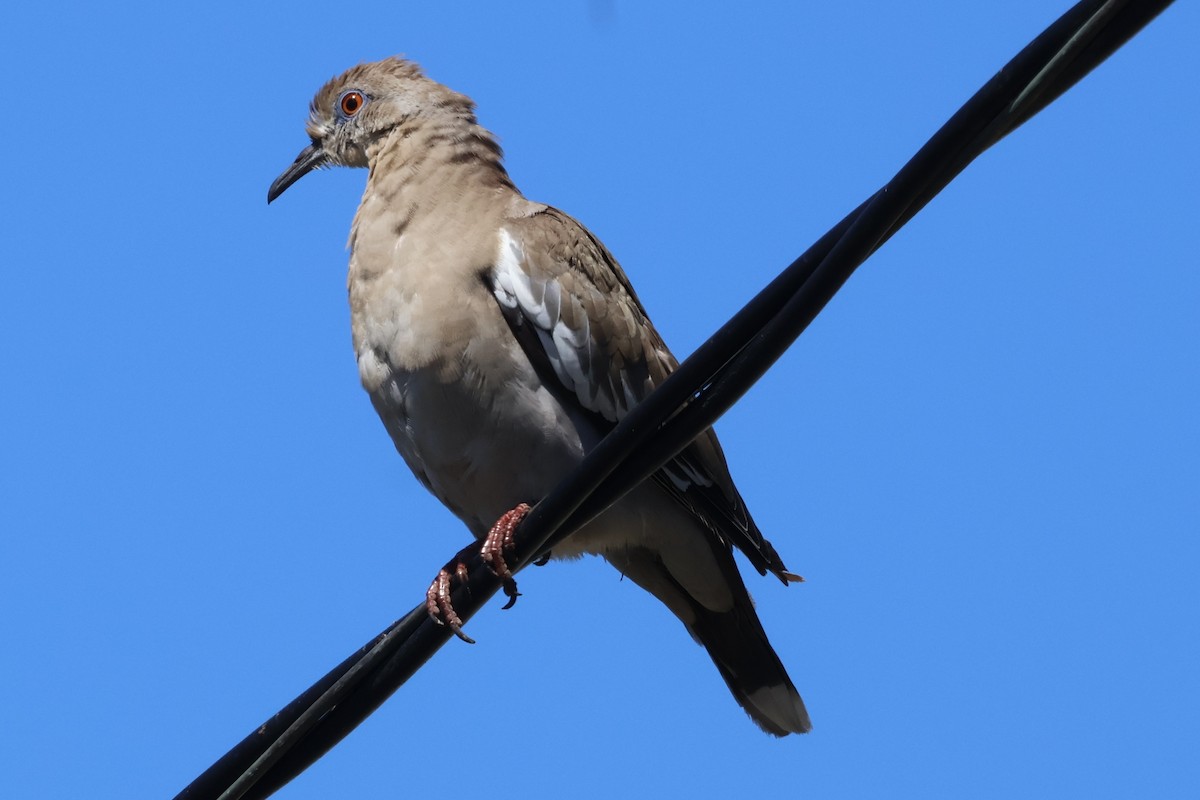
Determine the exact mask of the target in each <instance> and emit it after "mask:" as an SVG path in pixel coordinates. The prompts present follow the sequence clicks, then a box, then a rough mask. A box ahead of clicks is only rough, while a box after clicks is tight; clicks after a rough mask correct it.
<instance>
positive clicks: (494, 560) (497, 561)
mask: <svg viewBox="0 0 1200 800" xmlns="http://www.w3.org/2000/svg"><path fill="white" fill-rule="evenodd" d="M528 513H529V504H528V503H521V504H520V505H518V506H517V507H516V508H514V509H513V510H511V511H507V512H505V513H504V515H503V516H502V517H500V519H498V520H496V524H495V525H493V526H492V529H491V530H490V531H488V534H487V536H485V537H484V539H483V544H482V545H481V546H480V548H479V557H480V558H482V559H483V562H484V563H485V564H487V565H488V567H489V568H491V570H492V572H494V573H495V574H496V577H497V578H499V579H500V580H501V582H502V583H503V584H504V594H505V595H507V596H508V602H507V603H505V604H504V608H506V609H509V608H512V607H513V603H516V602H517V598H518V597H520V596H521V593H520V592H518V591H517V582H516V580H514V579H513V575H512V570H510V569H509V568H508V563H507V562H506V561H505V560H504V553H505V551H508V552H512V549H513V546H514V545H513V531H515V530H516V529H517V526H518V525H520V524H521V520H523V519H525V515H526V514H528Z"/></svg>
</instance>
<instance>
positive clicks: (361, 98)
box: [337, 89, 367, 119]
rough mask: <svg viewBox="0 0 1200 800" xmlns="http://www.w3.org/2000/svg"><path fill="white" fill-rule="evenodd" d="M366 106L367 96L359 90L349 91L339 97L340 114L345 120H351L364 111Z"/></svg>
mask: <svg viewBox="0 0 1200 800" xmlns="http://www.w3.org/2000/svg"><path fill="white" fill-rule="evenodd" d="M366 104H367V96H366V95H365V94H363V93H362V92H360V91H359V90H358V89H348V90H347V91H344V92H342V94H341V96H340V97H338V101H337V110H338V114H339V115H340V116H341V117H343V118H345V119H350V118H351V117H353V116H355V115H357V114H358V112H360V111H362V110H363V107H364V106H365V105H366Z"/></svg>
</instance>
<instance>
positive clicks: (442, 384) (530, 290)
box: [267, 56, 812, 736]
mask: <svg viewBox="0 0 1200 800" xmlns="http://www.w3.org/2000/svg"><path fill="white" fill-rule="evenodd" d="M305 127H306V131H307V133H308V136H309V139H310V144H309V145H308V146H307V147H305V148H304V149H303V150H302V151H301V153H300V155H299V156H297V158H296V159H295V161H294V163H293V164H292V165H291V166H290V167H288V168H287V169H286V170H284V172H282V173H281V174H280V175H279V176H278V178H276V179H275V181H274V182H273V183H272V184H271V186H270V188H269V190H268V193H267V202H268V203H270V202H272V201H274V200H275V199H277V198H278V197H279V196H280V195H281V194H283V192H284V191H286V190H287V189H288V188H289V187H291V186H292V185H293V184H295V183H296V181H298V180H299V179H300V178H302V177H303V176H305V175H306V174H308V173H309V172H312V171H313V170H316V169H319V168H324V167H335V166H345V167H364V168H366V169H367V170H368V173H367V179H366V187H365V189H364V192H363V196H362V201H361V203H360V205H359V207H358V210H357V212H356V214H355V216H354V220H353V223H352V225H351V230H350V238H349V244H348V249H349V251H350V259H349V267H348V277H347V288H348V294H349V302H350V310H351V328H352V339H353V345H354V352H355V357H356V360H357V364H358V371H359V377H360V379H361V381H362V384H363V387H364V388H365V389H366V391H367V393H368V395H369V396H370V399H371V403H372V404H373V406H374V408H375V410H376V412H377V413H378V415H379V417H380V419H381V420H382V421H383V424H384V426H385V428H386V429H387V432H388V433H389V434H390V436H391V439H392V441H393V443H394V444H395V447H396V449H397V450H398V451H399V453H400V455H401V456H402V457H403V458H404V460H405V462H406V463H407V465H408V466H409V468H410V469H411V470H412V472H413V474H414V475H415V476H416V477H417V479H418V480H420V482H421V483H422V484H424V486H425V488H426V489H428V490H429V491H430V492H431V493H432V494H433V495H434V496H435V497H436V498H437V499H438V500H440V501H441V502H442V503H443V504H444V505H445V506H446V507H447V508H448V509H449V510H450V511H451V512H452V513H453V514H454V515H455V516H457V517H458V518H459V519H460V520H461V521H462V522H463V523H465V525H466V526H467V528H468V529H469V530H470V531H471V533H472V534H473V535H474V536H475V538H476V539H477V540H483V541H484V542H485V547H486V546H487V544H486V543H487V542H491V541H493V539H494V537H495V536H496V534H497V530H500V531H501V532H502V536H501V538H505V537H507V536H508V535H510V534H511V530H512V528H513V527H515V526H516V524H519V521H520V518H521V517H522V516H523V514H524V513H525V511H526V510H527V509H528V507H529V504H531V503H536V502H537V501H538V500H539V499H540V498H542V497H544V496H545V495H546V494H548V493H549V492H550V491H551V490H552V489H553V488H554V486H555V485H556V483H557V482H558V481H559V480H560V479H561V477H562V476H563V475H565V474H567V473H568V472H569V471H570V470H571V469H573V468H574V467H575V466H576V465H577V464H579V462H580V461H581V460H582V459H583V457H584V455H585V454H586V453H587V452H588V451H589V450H591V449H592V448H593V447H595V446H596V444H597V443H598V442H599V441H600V440H601V439H603V437H604V436H605V434H606V433H608V432H609V431H610V430H611V429H612V428H613V427H614V426H615V425H616V424H617V423H618V422H619V421H620V420H621V419H622V418H623V417H624V416H625V415H626V414H627V413H629V411H630V409H631V408H633V407H634V406H635V405H636V404H637V403H638V402H640V401H641V400H643V399H644V398H645V397H646V396H648V395H649V393H650V392H651V391H653V389H654V388H655V387H656V386H657V385H659V384H661V383H662V382H663V380H665V378H666V377H667V376H668V375H669V374H670V373H671V372H672V371H673V370H675V369H676V368H677V366H678V362H677V360H676V359H675V357H674V356H673V355H672V354H671V351H670V350H669V349H668V348H667V346H666V344H665V343H664V342H663V339H662V337H661V336H660V335H659V333H658V331H657V330H656V329H655V327H654V325H653V324H652V323H651V321H650V319H649V317H648V316H647V314H646V310H645V308H644V307H643V305H642V302H641V300H640V299H639V298H638V296H637V294H636V293H635V291H634V289H633V286H632V285H631V284H630V281H629V278H628V277H627V276H626V274H625V272H624V270H623V269H622V268H621V266H620V265H619V264H618V263H617V260H616V259H615V258H614V257H613V256H612V254H611V253H610V252H609V251H608V250H607V249H606V248H605V246H604V245H603V244H602V243H601V242H600V240H599V239H598V238H597V237H596V236H595V235H594V234H592V233H591V232H590V231H589V230H588V229H587V228H585V227H584V226H583V225H582V224H580V223H579V222H577V221H576V220H575V219H573V218H572V217H570V216H568V215H567V214H565V213H563V212H562V211H559V210H558V209H556V208H554V207H552V206H549V205H545V204H542V203H537V202H534V201H531V200H528V199H526V198H525V196H524V195H523V194H522V193H521V192H520V191H519V190H518V189H517V187H516V185H515V184H514V182H513V180H512V179H511V177H510V176H509V174H508V171H507V169H506V168H505V166H504V164H503V152H502V150H501V148H500V146H499V144H498V142H497V139H496V137H495V136H494V135H493V134H492V133H491V132H490V131H488V130H487V129H485V128H484V127H483V126H482V125H481V124H480V123H479V121H478V119H477V117H476V113H475V103H474V101H472V100H471V99H470V98H469V97H467V96H466V95H463V94H460V93H458V92H456V91H454V90H453V89H450V88H449V87H447V86H444V85H442V84H440V83H438V82H436V81H434V80H433V79H431V78H428V77H426V75H425V73H424V71H423V70H422V69H421V67H420V66H419V65H417V64H416V63H415V62H413V61H411V60H408V59H406V58H403V57H400V56H395V57H390V58H386V59H383V60H381V61H376V62H371V63H362V64H359V65H357V66H355V67H353V68H351V69H349V70H347V71H346V72H344V73H342V74H341V75H339V76H336V77H334V78H332V79H330V80H329V81H328V82H327V83H325V84H324V86H322V87H321V88H320V90H319V91H317V93H316V95H315V96H314V97H313V100H312V102H311V104H310V107H309V114H308V119H307V123H306V126H305ZM734 547H737V548H739V549H740V550H741V551H742V552H743V553H744V554H745V555H746V557H747V558H748V560H749V562H750V563H751V564H752V565H753V566H754V568H755V569H756V570H757V571H758V572H759V573H760V574H761V575H766V574H768V573H770V574H772V575H774V576H775V577H776V578H778V579H779V580H780V581H782V582H783V583H784V584H785V585H786V584H788V583H789V582H796V581H799V580H802V579H801V578H800V577H799V576H797V575H795V574H793V573H791V572H789V571H788V570H787V568H786V567H785V566H784V563H783V561H782V560H781V558H780V556H779V555H778V553H777V552H776V551H775V548H774V547H773V546H772V545H771V544H770V542H768V541H767V540H766V538H764V536H763V534H762V532H761V531H760V530H759V528H758V526H757V525H756V524H755V522H754V520H753V518H752V517H751V516H750V514H749V511H748V510H747V508H746V505H745V502H744V501H743V499H742V497H741V495H740V494H739V493H738V490H737V488H736V487H735V486H734V483H733V479H732V477H731V476H730V474H729V469H728V466H727V464H726V460H725V456H724V453H723V451H722V449H721V445H720V443H719V442H718V440H717V437H716V434H715V433H714V432H713V431H712V429H709V430H707V431H706V432H705V433H703V434H702V435H700V436H698V437H697V438H696V439H695V440H694V441H693V442H692V443H691V444H690V445H689V446H688V447H687V448H686V449H685V450H683V451H682V452H681V453H680V454H679V455H678V456H677V457H675V458H674V459H672V460H671V461H670V462H668V463H667V464H666V465H665V466H664V467H662V468H661V469H660V470H659V471H658V472H657V473H656V474H655V475H653V476H652V477H651V478H648V479H646V480H645V481H644V482H643V483H642V484H640V485H639V486H637V487H635V488H634V489H633V490H632V491H631V492H630V493H629V494H627V495H626V496H625V497H624V498H622V499H621V500H620V501H618V502H617V503H616V504H614V505H613V506H611V507H610V508H609V509H607V510H606V511H604V512H603V513H602V514H600V515H599V516H597V517H595V518H594V519H593V520H592V521H590V522H588V523H587V524H586V525H584V526H583V527H582V528H580V529H579V530H577V531H575V532H573V533H571V534H570V536H568V537H567V538H566V539H564V540H563V541H562V542H561V543H559V544H556V545H555V547H554V551H553V553H552V556H553V557H554V558H556V559H560V558H578V557H581V556H583V555H595V556H600V557H601V558H603V559H604V560H606V561H607V562H608V563H609V564H611V565H612V566H613V567H615V568H616V569H617V570H618V571H619V572H620V573H621V575H622V576H624V577H626V578H629V579H630V580H631V581H632V582H633V583H635V584H637V585H638V586H640V587H642V588H643V589H645V590H646V591H648V592H649V593H650V594H651V595H653V596H654V597H656V598H657V599H658V600H659V601H661V602H662V603H663V604H664V605H665V606H666V607H667V608H668V609H669V610H670V611H671V612H672V613H673V614H674V615H675V616H676V617H677V618H678V619H679V620H680V621H681V622H682V623H683V625H684V626H685V628H686V629H687V631H688V632H689V633H690V634H691V636H692V637H693V638H694V639H695V640H696V641H697V642H698V643H699V644H700V645H702V646H703V647H704V648H705V649H706V650H707V651H708V654H709V656H710V657H711V658H712V660H713V662H714V664H715V665H716V667H717V670H718V671H719V673H720V675H721V677H722V678H723V679H724V681H725V683H726V685H727V686H728V688H729V690H730V692H731V693H732V695H733V697H734V699H735V700H736V701H737V702H738V704H739V705H740V706H741V707H742V708H743V710H744V711H745V712H746V713H747V714H748V715H749V717H750V718H751V720H753V721H754V722H755V723H756V724H757V725H758V726H759V727H760V728H762V729H763V730H764V731H766V732H767V733H769V734H772V735H775V736H786V735H788V734H790V733H806V732H808V731H809V730H810V729H811V727H812V726H811V722H810V721H809V715H808V711H807V710H806V708H805V705H804V702H803V700H802V699H801V697H800V694H799V692H798V691H797V690H796V687H795V685H794V684H793V682H792V680H791V678H790V677H789V676H788V673H787V671H786V669H785V668H784V666H783V664H782V662H781V661H780V659H779V657H778V655H777V654H776V653H775V650H774V649H773V647H772V646H771V644H770V642H769V641H768V639H767V635H766V632H765V631H764V629H763V626H762V623H761V621H760V620H759V618H758V615H757V613H756V612H755V609H754V605H753V601H752V600H751V598H750V595H749V593H748V591H747V589H746V586H745V583H744V581H743V580H742V577H741V575H740V573H739V571H738V567H737V564H736V562H735V560H734V554H733V549H734ZM499 550H500V551H501V552H500V553H499V555H500V556H501V557H500V558H499V559H498V560H499V562H500V566H499V569H500V570H506V569H507V568H506V567H505V566H504V565H503V561H502V551H503V545H501V546H500V547H499ZM452 577H453V576H452V575H447V573H446V570H443V571H442V573H441V574H440V575H439V580H435V582H434V585H433V586H431V587H430V593H429V609H430V613H431V615H432V616H433V617H434V618H435V620H437V621H438V622H442V623H444V622H447V621H449V622H452V623H454V625H455V626H456V627H460V626H461V621H460V620H457V619H456V618H455V615H454V613H453V608H452V606H450V605H449V602H448V594H447V593H446V584H447V580H448V579H452ZM439 581H440V584H441V585H440V592H441V596H440V597H439V588H438V587H439ZM442 601H444V602H442ZM456 632H460V633H461V630H459V631H456ZM463 638H466V637H465V636H464V637H463Z"/></svg>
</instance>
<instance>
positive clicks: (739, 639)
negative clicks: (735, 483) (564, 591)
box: [605, 543, 812, 736]
mask: <svg viewBox="0 0 1200 800" xmlns="http://www.w3.org/2000/svg"><path fill="white" fill-rule="evenodd" d="M714 544H715V543H714ZM716 547H720V545H716ZM716 547H714V554H715V555H716V556H717V559H718V561H719V562H720V563H721V567H722V569H721V572H722V573H723V574H724V577H725V578H726V580H727V582H728V584H729V587H728V588H729V589H730V592H731V593H732V595H733V607H732V609H730V610H727V611H713V610H711V609H708V608H705V607H704V606H703V605H701V604H700V603H699V602H697V601H696V600H695V599H694V598H693V597H692V596H691V594H689V593H688V592H687V590H686V589H685V588H684V587H683V586H681V585H680V584H679V582H678V581H676V580H675V578H674V577H673V576H672V575H671V573H670V572H669V571H668V570H667V568H666V567H665V566H664V564H663V562H662V560H661V559H660V558H659V557H658V556H657V555H656V554H655V553H653V552H652V551H650V550H647V549H643V548H629V549H627V550H624V551H622V552H620V553H612V552H610V553H606V554H605V557H606V558H607V559H608V561H609V562H610V563H612V565H613V566H615V567H616V568H617V569H619V570H620V571H621V572H622V573H623V574H624V575H626V576H627V577H628V578H629V579H630V580H632V581H633V582H634V583H636V584H638V585H639V586H641V587H642V588H643V589H645V590H646V591H648V592H650V593H651V594H653V595H654V596H655V597H657V598H658V599H659V600H661V601H662V602H663V603H664V604H665V605H666V606H667V607H668V608H670V609H671V611H672V612H674V614H675V616H677V617H679V619H680V620H681V621H682V622H683V624H684V625H685V626H686V627H687V629H688V632H689V633H690V634H691V635H692V638H693V639H695V640H696V641H697V642H698V643H699V644H701V645H703V646H704V648H705V649H706V650H707V651H708V655H709V656H710V657H711V658H712V660H713V663H714V664H716V666H717V670H718V671H719V672H720V673H721V677H722V678H724V679H725V683H726V685H727V686H729V691H730V692H731V693H732V694H733V697H734V699H735V700H737V702H738V705H740V706H741V707H742V709H743V710H745V712H746V713H747V714H748V715H749V716H750V718H751V719H752V720H754V722H755V724H757V725H758V726H759V727H760V728H762V729H763V730H764V731H766V732H767V733H770V734H773V735H775V736H786V735H788V734H789V733H807V732H808V731H809V730H811V729H812V723H811V722H810V721H809V718H808V711H807V710H806V709H805V707H804V701H803V700H801V699H800V693H799V692H798V691H796V687H795V686H794V685H793V684H792V680H791V678H789V677H788V674H787V670H785V669H784V667H783V663H782V662H781V661H780V660H779V656H778V655H776V654H775V650H774V649H773V648H772V647H771V643H770V642H769V641H768V640H767V634H766V632H765V631H764V630H763V627H762V623H761V622H760V621H759V619H758V614H756V613H755V611H754V605H753V603H752V602H751V600H750V595H749V593H748V592H747V591H746V586H745V584H744V583H743V582H742V579H741V576H740V575H739V574H738V571H737V565H736V564H735V563H734V561H733V555H732V554H731V553H730V552H729V551H728V550H721V551H719V552H718V551H717V550H716Z"/></svg>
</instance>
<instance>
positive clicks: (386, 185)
mask: <svg viewBox="0 0 1200 800" xmlns="http://www.w3.org/2000/svg"><path fill="white" fill-rule="evenodd" d="M501 159H502V152H501V150H500V146H499V145H498V144H496V140H495V139H494V138H493V137H492V135H491V133H489V132H488V131H487V130H486V129H485V128H483V127H482V126H480V125H479V124H478V123H476V122H475V121H474V118H473V117H471V116H465V117H463V116H449V115H448V116H447V117H446V118H444V119H417V120H411V121H408V122H405V123H403V124H401V125H399V126H397V127H396V128H395V129H393V130H392V131H391V132H390V133H389V134H388V135H387V136H384V137H382V138H380V139H379V140H377V141H376V142H374V143H373V144H372V145H371V146H370V147H369V148H368V150H367V160H368V163H369V166H370V171H371V174H370V177H369V178H368V180H367V193H368V194H374V195H375V198H374V199H375V200H376V201H377V202H378V201H382V202H383V203H385V204H386V205H387V206H389V207H391V208H393V209H404V210H405V213H406V214H411V215H414V216H424V215H427V214H438V213H443V212H445V211H446V210H447V206H448V205H453V206H461V205H462V204H463V203H464V202H467V203H489V204H490V203H495V204H502V203H505V202H507V201H508V199H509V198H511V197H512V195H514V194H517V189H516V187H515V186H514V185H513V183H512V180H511V179H510V178H509V177H508V172H507V171H506V170H505V169H504V165H503V163H502V161H501Z"/></svg>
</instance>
